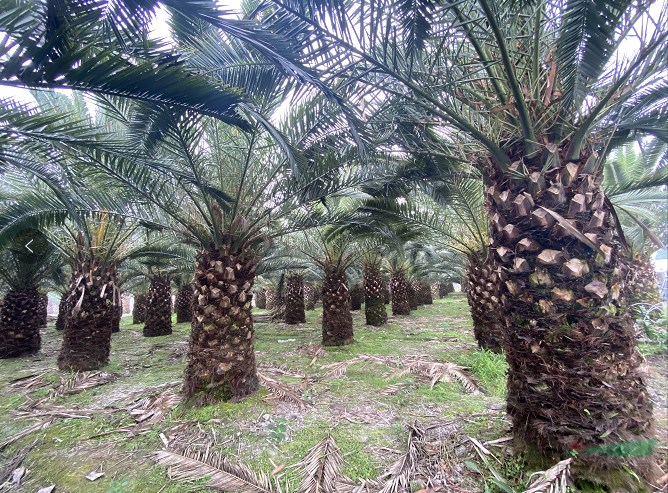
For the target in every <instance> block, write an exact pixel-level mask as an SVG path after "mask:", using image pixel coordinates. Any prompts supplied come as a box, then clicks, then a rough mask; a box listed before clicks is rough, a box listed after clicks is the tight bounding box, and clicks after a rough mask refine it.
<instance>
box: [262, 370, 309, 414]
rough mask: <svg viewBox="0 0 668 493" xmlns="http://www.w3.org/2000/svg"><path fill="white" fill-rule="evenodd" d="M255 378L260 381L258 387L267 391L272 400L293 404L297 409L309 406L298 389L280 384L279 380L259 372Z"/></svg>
mask: <svg viewBox="0 0 668 493" xmlns="http://www.w3.org/2000/svg"><path fill="white" fill-rule="evenodd" d="M257 376H258V378H259V380H260V385H262V386H263V387H264V388H266V389H267V391H269V394H270V395H271V396H272V398H274V399H279V400H283V401H288V402H294V403H295V404H297V405H298V406H299V407H307V406H308V405H309V403H308V402H306V401H305V400H304V398H303V397H302V392H301V390H300V389H298V388H296V387H294V386H292V385H289V384H287V383H284V382H281V381H280V380H276V379H274V378H271V377H268V376H267V375H265V374H263V373H260V372H258V373H257Z"/></svg>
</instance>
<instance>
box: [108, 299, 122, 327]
mask: <svg viewBox="0 0 668 493" xmlns="http://www.w3.org/2000/svg"><path fill="white" fill-rule="evenodd" d="M122 316H123V305H121V304H118V305H110V306H109V317H110V319H111V332H112V333H116V332H120V331H121V317H122Z"/></svg>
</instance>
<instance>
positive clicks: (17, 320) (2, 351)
mask: <svg viewBox="0 0 668 493" xmlns="http://www.w3.org/2000/svg"><path fill="white" fill-rule="evenodd" d="M40 299H41V293H40V292H39V291H38V290H37V288H35V287H32V288H24V289H12V290H10V291H9V292H7V294H6V295H5V299H4V301H3V302H2V307H0V358H16V357H19V356H25V355H29V354H35V353H37V352H38V351H39V349H40V347H41V345H42V339H41V336H40V333H39V327H40V321H41V315H40V312H39V306H40Z"/></svg>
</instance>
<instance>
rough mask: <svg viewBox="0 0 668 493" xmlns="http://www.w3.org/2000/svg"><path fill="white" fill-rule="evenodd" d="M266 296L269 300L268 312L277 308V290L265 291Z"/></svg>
mask: <svg viewBox="0 0 668 493" xmlns="http://www.w3.org/2000/svg"><path fill="white" fill-rule="evenodd" d="M265 293H266V294H265V296H266V298H267V306H266V308H267V310H273V309H274V307H275V306H276V298H277V296H276V290H275V289H267V290H266V291H265Z"/></svg>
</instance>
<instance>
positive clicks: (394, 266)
mask: <svg viewBox="0 0 668 493" xmlns="http://www.w3.org/2000/svg"><path fill="white" fill-rule="evenodd" d="M386 269H387V271H388V273H389V275H390V292H391V293H392V315H395V316H396V315H410V313H411V304H410V285H409V283H408V279H407V278H406V276H407V273H408V270H409V266H408V264H407V262H406V261H405V260H404V259H402V258H401V257H400V256H398V255H395V256H394V257H392V258H391V259H389V260H388V261H387V265H386Z"/></svg>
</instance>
